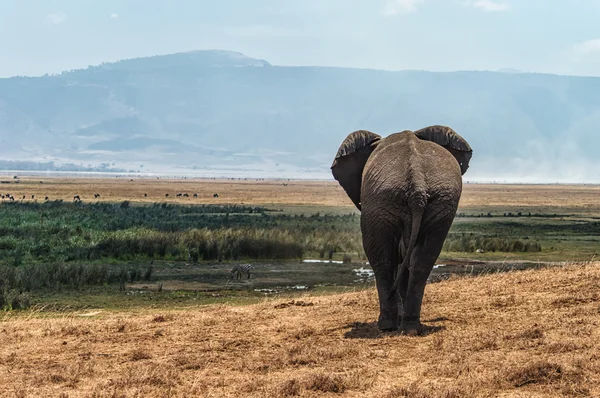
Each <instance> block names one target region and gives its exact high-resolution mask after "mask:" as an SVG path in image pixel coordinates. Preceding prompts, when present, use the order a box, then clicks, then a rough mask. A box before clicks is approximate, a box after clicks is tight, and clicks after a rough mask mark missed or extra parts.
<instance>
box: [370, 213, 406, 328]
mask: <svg viewBox="0 0 600 398" xmlns="http://www.w3.org/2000/svg"><path fill="white" fill-rule="evenodd" d="M363 247H364V249H365V253H366V255H367V258H368V259H369V264H371V267H372V268H373V272H374V274H375V283H376V285H377V293H378V295H379V320H378V321H377V326H378V328H379V329H380V330H382V331H393V330H397V329H398V325H399V321H398V302H397V298H396V295H391V294H390V292H391V290H392V286H393V284H394V276H395V270H396V269H397V267H398V241H397V239H396V237H395V235H394V234H393V232H391V231H386V230H385V227H384V226H383V225H373V224H369V225H366V226H365V225H363Z"/></svg>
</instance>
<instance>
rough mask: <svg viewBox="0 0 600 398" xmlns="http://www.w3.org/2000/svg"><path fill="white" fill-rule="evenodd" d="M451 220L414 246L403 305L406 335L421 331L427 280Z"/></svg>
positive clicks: (403, 327)
mask: <svg viewBox="0 0 600 398" xmlns="http://www.w3.org/2000/svg"><path fill="white" fill-rule="evenodd" d="M451 223H452V220H450V221H449V222H442V225H436V227H435V229H433V230H432V231H429V232H428V233H427V234H426V235H425V237H424V238H423V239H420V240H419V241H418V243H417V245H416V246H415V249H414V251H413V255H412V258H411V261H410V274H409V277H408V285H407V290H406V300H404V303H403V304H404V305H403V310H404V313H403V316H402V325H401V328H402V331H404V332H405V333H407V334H411V335H415V334H420V333H421V332H422V330H423V326H422V325H421V305H422V304H423V295H424V293H425V285H426V284H427V278H428V277H429V274H430V273H431V270H432V269H433V265H434V264H435V262H436V260H437V259H438V257H439V255H440V253H441V251H442V246H443V244H444V240H445V239H446V235H447V234H448V230H449V229H450V225H451Z"/></svg>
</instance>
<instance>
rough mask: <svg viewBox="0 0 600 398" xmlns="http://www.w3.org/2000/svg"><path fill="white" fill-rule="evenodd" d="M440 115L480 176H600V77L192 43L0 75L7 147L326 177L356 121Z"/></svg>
mask: <svg viewBox="0 0 600 398" xmlns="http://www.w3.org/2000/svg"><path fill="white" fill-rule="evenodd" d="M516 72H518V71H516ZM431 124H447V125H449V126H451V127H453V128H454V129H455V130H457V131H458V132H459V133H460V134H461V135H463V136H464V137H465V138H466V139H467V140H468V141H469V143H470V144H471V146H472V147H473V148H474V151H475V154H474V157H473V160H472V163H471V169H470V170H469V173H468V177H469V178H470V179H480V180H482V179H489V180H492V179H495V180H498V181H502V180H519V181H528V180H531V179H534V180H541V179H545V180H548V181H555V180H556V181H562V180H569V181H582V180H587V181H590V180H592V179H594V178H596V179H600V167H599V166H597V165H596V158H597V154H596V152H597V149H596V148H598V145H599V144H600V134H598V133H597V131H596V130H597V128H598V126H599V125H600V78H590V77H570V76H555V75H544V74H534V73H515V71H512V72H511V73H506V71H502V72H452V73H433V72H422V71H400V72H389V71H380V70H364V69H349V68H330V67H282V66H273V65H271V64H270V63H269V62H267V61H265V60H260V59H254V58H250V57H247V56H245V55H243V54H240V53H235V52H229V51H193V52H187V53H178V54H171V55H161V56H153V57H147V58H137V59H130V60H123V61H119V62H115V63H105V64H102V65H98V66H94V67H89V68H87V69H84V70H73V71H68V72H64V73H62V74H60V75H54V76H43V77H14V78H10V79H0V159H4V160H28V161H40V162H47V161H54V162H55V163H57V164H58V163H60V162H74V163H82V164H85V165H88V164H90V165H99V164H101V163H104V162H109V163H111V164H113V163H114V164H115V165H116V166H115V167H122V168H125V169H128V170H129V169H136V170H137V169H142V170H143V171H163V170H169V171H173V172H181V173H183V172H186V171H193V172H195V173H197V174H210V173H229V174H232V175H233V174H235V173H238V174H239V173H246V174H250V175H259V174H261V173H263V172H265V171H269V172H270V174H269V173H263V174H264V175H268V176H282V177H289V176H298V175H304V176H323V177H325V178H330V173H329V166H330V165H331V161H332V158H333V156H334V155H335V153H336V151H337V147H338V145H339V144H340V143H341V141H342V140H343V139H344V137H345V136H346V135H347V134H348V133H350V132H351V131H353V130H356V129H368V130H371V131H374V132H377V133H379V134H382V135H387V134H390V133H393V132H397V131H401V130H403V129H418V128H421V127H424V126H427V125H431ZM142 165H143V167H142ZM466 177H467V176H466Z"/></svg>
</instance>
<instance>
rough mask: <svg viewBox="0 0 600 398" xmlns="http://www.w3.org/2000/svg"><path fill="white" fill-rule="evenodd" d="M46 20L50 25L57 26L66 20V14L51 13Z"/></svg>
mask: <svg viewBox="0 0 600 398" xmlns="http://www.w3.org/2000/svg"><path fill="white" fill-rule="evenodd" d="M46 18H48V21H50V23H53V24H55V25H59V24H61V23H63V22H65V21H66V20H67V14H65V13H63V12H51V13H50V14H48V15H46Z"/></svg>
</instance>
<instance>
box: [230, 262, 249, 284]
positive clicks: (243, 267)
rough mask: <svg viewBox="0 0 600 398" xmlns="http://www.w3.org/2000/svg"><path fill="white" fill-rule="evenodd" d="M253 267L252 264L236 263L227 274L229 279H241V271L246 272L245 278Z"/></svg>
mask: <svg viewBox="0 0 600 398" xmlns="http://www.w3.org/2000/svg"><path fill="white" fill-rule="evenodd" d="M252 269H254V267H253V266H252V264H236V265H235V266H234V267H233V268H232V269H231V273H230V275H229V280H231V279H233V278H234V276H235V279H242V273H245V274H247V278H246V279H250V270H252Z"/></svg>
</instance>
